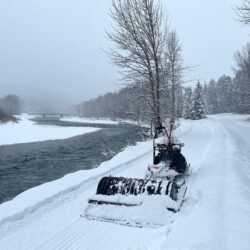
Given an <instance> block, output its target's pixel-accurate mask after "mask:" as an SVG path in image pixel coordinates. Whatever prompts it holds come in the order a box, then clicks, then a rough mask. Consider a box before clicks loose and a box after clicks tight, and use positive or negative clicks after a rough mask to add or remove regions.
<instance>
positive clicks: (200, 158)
mask: <svg viewBox="0 0 250 250" xmlns="http://www.w3.org/2000/svg"><path fill="white" fill-rule="evenodd" d="M246 118H247V116H242V115H231V114H223V115H214V116H209V117H208V119H204V120H198V121H182V123H181V126H180V127H179V128H178V130H177V131H176V133H175V134H176V135H177V136H178V137H179V139H180V140H181V141H182V142H184V143H185V147H184V148H183V154H184V155H185V156H186V158H187V160H188V162H189V163H190V164H191V168H192V173H191V176H190V177H189V182H188V191H187V194H186V199H185V201H184V203H183V205H182V207H181V210H180V212H178V213H176V214H172V215H171V217H170V220H169V224H166V225H164V226H159V227H154V228H149V227H145V228H138V227H127V226H122V225H119V224H113V223H107V222H101V221H94V220H87V219H86V218H82V217H80V214H83V213H84V211H85V210H86V208H87V206H88V198H89V197H91V196H92V195H94V194H95V189H96V186H97V183H98V181H99V180H100V178H101V177H102V176H104V175H110V174H111V175H115V176H124V177H136V178H143V177H144V174H145V171H146V168H147V165H148V163H150V162H151V161H152V142H151V141H147V142H141V143H138V144H137V145H136V146H130V147H128V148H126V149H125V150H124V151H123V152H121V153H119V154H118V155H116V156H115V157H114V158H113V159H111V160H110V161H107V162H104V163H102V164H101V165H100V167H98V168H96V169H93V170H82V171H78V172H76V173H73V174H68V175H66V176H65V177H63V178H61V179H59V180H56V181H53V182H50V183H46V184H43V185H41V186H38V187H36V188H33V189H30V190H27V191H26V192H24V193H22V194H20V195H19V196H17V197H16V198H14V199H13V200H11V201H9V202H6V203H3V204H2V205H0V249H1V250H2V249H3V250H7V249H13V250H14V249H20V250H21V249H25V250H26V249H46V250H47V249H83V250H85V249H86V250H90V249H94V250H95V249H96V250H99V249H114V250H118V249H130V250H132V249H138V250H147V249H159V250H163V249H171V250H177V249H178V250H217V249H218V250H221V249H230V250H231V249H232V250H235V249H241V250H242V249H244V250H247V249H250V237H249V235H250V123H249V122H248V121H246ZM148 200H149V199H148ZM153 200H154V202H155V197H154V199H153ZM159 203H161V201H160V202H159ZM151 205H152V204H151V203H150V201H149V206H148V207H147V208H146V210H148V208H149V207H150V206H151ZM116 209H117V210H118V209H119V208H116ZM143 209H144V210H145V207H144V208H143ZM143 209H142V210H141V217H143V216H149V214H150V213H149V212H148V211H144V210H143ZM119 213H120V212H119V211H117V212H116V210H114V216H115V215H119ZM156 214H158V217H157V219H159V216H161V214H163V215H165V211H164V212H163V208H161V210H152V211H151V215H152V217H155V216H156ZM146 219H147V218H146ZM163 219H166V218H163Z"/></svg>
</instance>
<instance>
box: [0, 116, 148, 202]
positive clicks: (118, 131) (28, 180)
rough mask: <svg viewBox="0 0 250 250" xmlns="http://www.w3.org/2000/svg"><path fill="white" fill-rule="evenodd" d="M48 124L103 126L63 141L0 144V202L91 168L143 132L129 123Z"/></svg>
mask: <svg viewBox="0 0 250 250" xmlns="http://www.w3.org/2000/svg"><path fill="white" fill-rule="evenodd" d="M46 124H48V123H46ZM50 124H53V125H59V126H83V127H86V126H91V127H101V128H103V129H102V130H99V131H97V132H94V133H89V134H84V135H80V136H75V137H72V138H69V139H64V140H51V141H43V142H34V143H24V144H15V145H6V146H0V203H2V202H4V201H7V200H9V199H11V198H13V197H15V196H16V195H17V194H19V193H21V192H23V191H25V190H27V189H29V188H32V187H34V186H37V185H39V184H42V183H45V182H48V181H52V180H55V179H58V178H60V177H62V176H64V175H65V174H67V173H71V172H75V171H77V170H80V169H91V168H95V167H97V166H98V165H99V164H100V163H101V162H103V161H105V160H107V159H109V158H111V157H112V156H113V154H114V153H118V152H119V151H121V150H122V149H123V148H124V147H126V146H127V145H131V144H134V143H135V142H136V141H141V140H143V133H142V132H143V131H142V130H141V129H139V128H138V127H136V126H132V125H126V124H122V125H107V124H83V123H74V122H61V121H60V122H59V121H58V122H57V121H55V122H50ZM144 132H145V130H144Z"/></svg>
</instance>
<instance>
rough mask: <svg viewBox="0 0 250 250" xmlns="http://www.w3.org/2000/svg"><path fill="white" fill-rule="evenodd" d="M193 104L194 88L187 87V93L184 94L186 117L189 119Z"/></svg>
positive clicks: (184, 112)
mask: <svg viewBox="0 0 250 250" xmlns="http://www.w3.org/2000/svg"><path fill="white" fill-rule="evenodd" d="M191 104H192V88H191V87H187V88H186V89H185V94H184V110H183V118H184V119H189V114H190V111H191Z"/></svg>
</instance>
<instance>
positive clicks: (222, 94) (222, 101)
mask: <svg viewBox="0 0 250 250" xmlns="http://www.w3.org/2000/svg"><path fill="white" fill-rule="evenodd" d="M216 88H217V95H218V105H219V110H218V111H219V112H220V113H228V112H232V79H231V77H230V76H226V75H223V76H222V77H220V78H219V80H218V82H217V87H216Z"/></svg>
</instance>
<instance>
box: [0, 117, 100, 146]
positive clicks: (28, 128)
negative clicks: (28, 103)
mask: <svg viewBox="0 0 250 250" xmlns="http://www.w3.org/2000/svg"><path fill="white" fill-rule="evenodd" d="M17 117H18V118H19V119H20V121H19V122H18V123H13V122H9V123H6V124H0V145H7V144H15V143H26V142H36V141H46V140H56V139H66V138H70V137H73V136H77V135H81V134H85V133H90V132H95V131H97V130H98V129H97V128H88V127H58V126H51V125H37V124H35V122H33V121H31V120H29V119H31V118H34V117H33V116H30V115H26V114H24V115H21V116H17Z"/></svg>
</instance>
